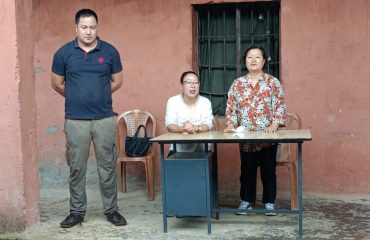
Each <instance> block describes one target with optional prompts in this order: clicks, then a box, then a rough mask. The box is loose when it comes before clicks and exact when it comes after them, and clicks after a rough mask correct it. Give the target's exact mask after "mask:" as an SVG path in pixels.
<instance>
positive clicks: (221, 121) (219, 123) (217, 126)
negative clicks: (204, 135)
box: [211, 115, 226, 131]
mask: <svg viewBox="0 0 370 240" xmlns="http://www.w3.org/2000/svg"><path fill="white" fill-rule="evenodd" d="M225 127H226V118H225V116H217V115H214V116H213V127H212V129H211V130H214V131H222V130H224V128H225Z"/></svg>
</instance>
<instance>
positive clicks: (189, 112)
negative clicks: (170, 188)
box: [165, 71, 213, 155]
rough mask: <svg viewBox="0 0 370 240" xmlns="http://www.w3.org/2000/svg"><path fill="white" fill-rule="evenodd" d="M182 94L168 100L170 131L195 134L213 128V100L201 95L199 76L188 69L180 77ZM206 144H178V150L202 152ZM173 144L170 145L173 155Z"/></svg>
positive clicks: (167, 109)
mask: <svg viewBox="0 0 370 240" xmlns="http://www.w3.org/2000/svg"><path fill="white" fill-rule="evenodd" d="M180 84H181V94H178V95H176V96H173V97H170V98H169V99H168V101H167V108H166V118H165V124H166V127H167V129H168V131H169V132H174V133H184V134H195V133H199V132H206V131H209V130H210V129H211V128H212V120H213V115H212V106H211V102H210V101H209V100H208V99H207V98H205V97H202V96H200V95H199V85H200V81H199V77H198V75H197V74H196V73H195V72H193V71H187V72H184V73H182V74H181V77H180ZM204 150H205V149H204V144H176V151H178V152H202V151H204ZM172 153H173V146H172V145H171V147H170V153H169V155H171V154H172Z"/></svg>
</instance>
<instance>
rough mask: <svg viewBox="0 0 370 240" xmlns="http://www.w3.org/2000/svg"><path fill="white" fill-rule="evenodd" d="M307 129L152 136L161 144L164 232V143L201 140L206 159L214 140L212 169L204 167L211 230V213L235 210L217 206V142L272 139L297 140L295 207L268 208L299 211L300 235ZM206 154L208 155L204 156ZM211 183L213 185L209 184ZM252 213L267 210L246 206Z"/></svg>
mask: <svg viewBox="0 0 370 240" xmlns="http://www.w3.org/2000/svg"><path fill="white" fill-rule="evenodd" d="M311 140H312V137H311V132H310V130H278V131H277V132H276V133H265V132H256V131H255V132H247V133H223V132H221V131H210V132H204V133H197V134H188V135H185V134H178V133H165V134H163V135H160V136H158V137H155V138H152V139H151V141H152V142H158V143H159V144H160V158H161V170H162V205H163V231H164V232H167V217H168V216H167V215H166V212H167V211H166V209H167V203H166V186H165V184H164V183H165V174H163V173H164V172H165V170H166V169H165V164H164V161H166V160H167V158H165V156H164V145H165V144H177V143H204V144H205V149H206V153H205V154H204V157H205V160H208V159H209V158H208V149H207V148H208V144H209V143H213V144H214V153H213V155H214V157H213V158H212V160H213V161H212V166H211V169H209V168H208V167H207V169H206V171H208V173H209V171H211V179H212V181H209V178H208V180H207V181H206V185H207V190H209V192H208V193H207V196H209V198H207V203H206V205H207V223H208V233H209V234H210V233H211V224H212V220H211V214H212V213H215V214H216V219H219V213H220V212H236V211H237V209H236V208H220V207H219V201H218V166H217V165H218V164H217V144H218V143H256V142H264V143H266V142H272V143H297V144H298V152H297V154H298V210H290V209H289V210H288V209H286V210H285V209H282V210H274V211H268V212H275V213H284V214H298V225H299V230H298V233H299V235H300V236H302V235H303V210H302V143H303V142H304V141H311ZM206 158H207V159H206ZM207 166H208V165H207ZM211 185H212V187H211ZM247 212H253V213H266V212H267V211H266V210H262V209H257V210H256V209H254V210H247Z"/></svg>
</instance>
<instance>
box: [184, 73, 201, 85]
mask: <svg viewBox="0 0 370 240" xmlns="http://www.w3.org/2000/svg"><path fill="white" fill-rule="evenodd" d="M188 74H194V75H195V76H197V78H198V81H199V82H200V79H199V76H198V74H197V73H196V72H194V71H186V72H183V73H182V74H181V77H180V82H181V83H184V78H185V77H186V75H188Z"/></svg>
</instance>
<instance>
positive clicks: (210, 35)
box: [193, 1, 280, 115]
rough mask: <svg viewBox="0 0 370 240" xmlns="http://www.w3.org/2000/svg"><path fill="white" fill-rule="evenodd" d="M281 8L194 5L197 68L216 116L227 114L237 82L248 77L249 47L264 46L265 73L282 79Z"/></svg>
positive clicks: (203, 91)
mask: <svg viewBox="0 0 370 240" xmlns="http://www.w3.org/2000/svg"><path fill="white" fill-rule="evenodd" d="M279 9H280V4H279V2H278V1H272V2H251V3H235V4H202V5H194V10H195V11H194V13H195V16H194V17H195V18H194V20H195V23H196V25H194V26H195V28H194V33H195V38H194V39H195V41H194V44H196V45H197V46H195V50H196V51H194V57H193V59H194V69H198V70H199V77H200V79H201V86H200V94H201V95H203V96H205V97H208V98H209V99H210V100H211V102H212V107H213V114H216V115H224V114H225V108H226V101H227V93H228V90H229V88H230V86H231V84H232V82H233V80H234V79H236V78H237V77H239V76H242V75H244V74H246V67H245V64H244V59H242V58H243V54H244V51H245V50H246V49H247V48H248V47H250V46H252V45H258V46H262V47H264V49H265V51H266V55H267V59H266V63H265V66H264V71H265V72H267V73H269V74H271V75H273V76H275V77H277V78H279Z"/></svg>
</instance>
